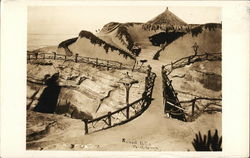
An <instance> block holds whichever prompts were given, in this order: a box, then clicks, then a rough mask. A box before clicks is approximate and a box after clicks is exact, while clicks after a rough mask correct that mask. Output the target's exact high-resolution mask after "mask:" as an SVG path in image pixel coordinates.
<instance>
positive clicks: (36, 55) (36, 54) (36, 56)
mask: <svg viewBox="0 0 250 158" xmlns="http://www.w3.org/2000/svg"><path fill="white" fill-rule="evenodd" d="M35 58H36V60H37V58H38V52H36V53H35Z"/></svg>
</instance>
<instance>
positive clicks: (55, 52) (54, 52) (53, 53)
mask: <svg viewBox="0 0 250 158" xmlns="http://www.w3.org/2000/svg"><path fill="white" fill-rule="evenodd" d="M53 54H54V60H56V52H53Z"/></svg>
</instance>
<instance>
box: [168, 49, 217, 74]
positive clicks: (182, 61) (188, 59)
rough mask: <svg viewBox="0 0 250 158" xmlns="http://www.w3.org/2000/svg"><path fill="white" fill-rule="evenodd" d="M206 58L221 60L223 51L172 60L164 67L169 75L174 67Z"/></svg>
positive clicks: (180, 66)
mask: <svg viewBox="0 0 250 158" xmlns="http://www.w3.org/2000/svg"><path fill="white" fill-rule="evenodd" d="M205 60H208V61H221V53H205V54H201V55H191V56H188V57H184V58H181V59H179V60H176V61H174V62H171V63H170V64H167V65H164V69H165V70H166V71H167V75H169V74H170V73H171V72H172V71H173V70H174V69H178V68H182V67H184V66H186V65H189V64H192V63H195V62H200V61H205Z"/></svg>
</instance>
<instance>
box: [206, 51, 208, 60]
mask: <svg viewBox="0 0 250 158" xmlns="http://www.w3.org/2000/svg"><path fill="white" fill-rule="evenodd" d="M206 60H208V53H207V52H206Z"/></svg>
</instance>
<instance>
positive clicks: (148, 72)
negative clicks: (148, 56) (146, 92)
mask: <svg viewBox="0 0 250 158" xmlns="http://www.w3.org/2000/svg"><path fill="white" fill-rule="evenodd" d="M151 70H152V67H151V66H150V65H148V70H147V77H150V74H151Z"/></svg>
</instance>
